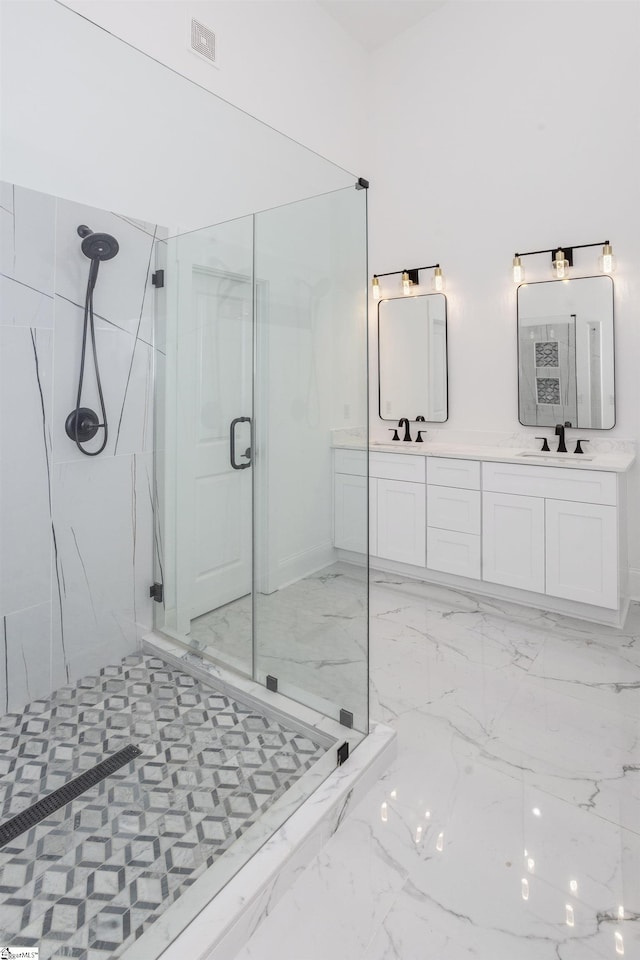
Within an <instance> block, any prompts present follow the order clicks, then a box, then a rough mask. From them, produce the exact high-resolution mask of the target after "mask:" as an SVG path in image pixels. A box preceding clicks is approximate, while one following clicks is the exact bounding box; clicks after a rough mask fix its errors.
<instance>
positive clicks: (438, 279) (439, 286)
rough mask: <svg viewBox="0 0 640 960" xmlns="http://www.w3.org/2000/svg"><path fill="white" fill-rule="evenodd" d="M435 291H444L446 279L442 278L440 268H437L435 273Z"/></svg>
mask: <svg viewBox="0 0 640 960" xmlns="http://www.w3.org/2000/svg"><path fill="white" fill-rule="evenodd" d="M433 289H434V290H436V291H437V292H438V293H441V292H442V291H443V290H444V277H443V276H442V270H441V269H440V267H436V268H435V270H434V271H433Z"/></svg>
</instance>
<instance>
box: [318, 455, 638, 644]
mask: <svg viewBox="0 0 640 960" xmlns="http://www.w3.org/2000/svg"><path fill="white" fill-rule="evenodd" d="M427 449H428V448H427ZM427 449H425V452H424V453H423V452H422V451H420V453H419V454H418V453H417V451H416V452H413V453H411V454H403V453H401V452H398V453H396V452H395V450H393V452H391V451H389V452H384V453H383V452H381V451H380V452H378V451H371V454H370V457H369V472H370V479H369V491H368V492H369V552H370V554H371V556H372V558H374V559H373V563H374V565H377V566H379V567H380V568H381V569H383V570H384V569H386V570H389V571H391V572H397V573H399V574H402V573H403V572H404V573H405V574H406V575H407V576H410V577H418V578H420V579H423V580H431V581H434V582H436V583H442V584H450V585H451V586H454V587H458V588H462V589H469V590H474V591H477V592H478V593H481V594H482V593H484V594H488V595H490V596H494V597H501V598H504V599H506V600H511V601H515V602H520V603H525V604H531V605H534V606H540V607H542V608H543V609H547V610H554V611H556V612H559V613H566V614H568V615H570V616H579V617H583V618H585V619H589V620H595V621H598V622H600V623H609V624H612V625H620V624H621V623H622V621H623V619H624V614H625V612H626V608H627V605H628V599H627V597H626V575H627V564H628V561H627V557H626V539H625V489H626V484H625V477H624V472H625V470H627V469H628V467H629V466H630V465H631V463H632V462H633V457H632V456H631V457H627V458H626V459H624V458H622V460H621V458H618V459H615V458H613V462H614V465H613V466H612V467H611V469H610V470H607V469H603V468H599V469H592V468H590V467H588V466H587V463H586V461H582V462H581V463H580V465H578V464H576V466H575V467H573V466H567V467H565V466H560V465H557V466H556V465H555V464H553V463H550V464H549V466H547V465H546V464H540V463H530V462H527V460H526V459H525V457H522V454H520V455H519V456H517V458H516V456H512V457H510V458H509V457H508V456H505V457H504V459H502V455H501V453H500V452H499V451H497V450H496V451H494V452H493V454H492V456H491V457H490V458H489V459H483V458H482V456H477V458H476V459H472V458H471V457H469V458H466V457H462V456H460V455H457V456H445V455H444V454H440V455H439V454H435V453H427ZM476 450H477V448H476ZM474 452H476V451H474ZM520 457H522V459H520ZM600 459H601V458H600ZM583 464H584V465H583ZM335 471H336V473H335V487H334V489H335V514H334V516H335V530H334V534H335V536H334V544H335V546H336V547H340V548H342V549H344V550H349V551H351V552H359V553H364V552H365V550H366V544H365V543H364V540H365V539H366V537H365V535H364V534H365V531H366V528H365V522H366V520H365V517H366V499H367V498H366V492H367V488H366V483H367V460H366V453H365V452H364V451H355V450H348V449H345V450H342V449H336V450H335Z"/></svg>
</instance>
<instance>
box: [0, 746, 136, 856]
mask: <svg viewBox="0 0 640 960" xmlns="http://www.w3.org/2000/svg"><path fill="white" fill-rule="evenodd" d="M140 756H142V751H141V750H139V749H138V748H137V747H134V746H133V745H132V744H129V746H127V747H125V748H124V749H123V750H118V752H117V753H114V754H112V755H111V756H110V757H107V759H106V760H102V761H101V762H100V763H98V764H96V766H95V767H91V769H90V770H85V772H84V773H81V774H80V776H79V777H75V779H73V780H70V781H69V783H65V785H64V786H63V787H60V788H59V789H58V790H54V791H53V793H50V794H49V795H48V796H46V797H43V799H42V800H37V801H36V803H33V804H31V806H30V807H27V809H26V810H23V811H22V812H21V813H18V814H16V816H15V817H11V819H10V820H7V821H6V822H5V823H2V824H0V848H2V847H4V846H5V845H6V844H7V843H10V842H11V841H12V840H15V839H16V837H19V836H20V834H22V833H26V831H27V830H30V829H31V827H35V826H36V824H38V823H40V822H41V821H42V820H46V818H47V817H50V816H51V814H52V813H55V812H56V810H60V808H61V807H64V806H66V804H67V803H71V801H72V800H75V799H76V798H77V797H79V796H80V795H81V794H83V793H86V792H87V790H89V789H90V788H91V787H94V786H95V785H96V783H100V781H101V780H105V779H106V778H107V777H109V776H111V774H112V773H115V772H116V770H119V769H120V767H124V766H125V765H126V764H127V763H130V762H131V761H132V760H135V759H136V757H140Z"/></svg>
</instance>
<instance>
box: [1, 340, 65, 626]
mask: <svg viewBox="0 0 640 960" xmlns="http://www.w3.org/2000/svg"><path fill="white" fill-rule="evenodd" d="M52 348H53V334H52V331H51V330H37V329H30V328H28V327H4V326H0V437H1V438H2V444H1V448H0V452H1V459H0V613H3V614H7V613H13V612H15V611H16V610H21V609H23V608H25V607H32V606H35V605H36V604H40V603H45V602H47V603H48V602H49V601H50V599H51V579H50V567H51V564H50V552H51V490H50V481H49V471H50V460H51V436H50V424H51V405H50V399H51V384H52V377H53V350H52Z"/></svg>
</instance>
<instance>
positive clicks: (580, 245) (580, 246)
mask: <svg viewBox="0 0 640 960" xmlns="http://www.w3.org/2000/svg"><path fill="white" fill-rule="evenodd" d="M608 243H609V241H608V240H603V241H602V243H574V244H573V245H572V246H570V247H562V246H560V247H549V248H548V249H547V250H527V251H526V253H514V257H532V256H533V255H534V254H536V253H553V254H555V253H557V252H558V250H565V251H570V250H582V249H583V248H584V247H604V246H607V245H608Z"/></svg>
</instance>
